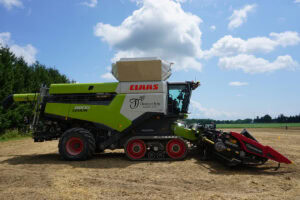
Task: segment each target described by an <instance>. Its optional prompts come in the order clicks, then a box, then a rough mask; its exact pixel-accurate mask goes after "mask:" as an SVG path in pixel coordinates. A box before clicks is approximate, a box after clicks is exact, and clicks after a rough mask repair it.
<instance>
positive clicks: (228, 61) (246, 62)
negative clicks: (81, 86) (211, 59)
mask: <svg viewBox="0 0 300 200" xmlns="http://www.w3.org/2000/svg"><path fill="white" fill-rule="evenodd" d="M218 65H219V67H221V68H224V69H232V70H243V71H244V72H245V73H251V74H254V73H264V72H272V71H275V70H280V69H295V68H296V67H297V66H299V64H298V63H297V62H296V61H294V60H293V58H292V57H291V56H289V55H285V56H278V57H277V58H276V60H275V61H273V62H269V61H268V60H265V59H263V58H257V57H255V56H253V55H247V54H240V55H237V56H233V57H223V58H220V60H219V63H218Z"/></svg>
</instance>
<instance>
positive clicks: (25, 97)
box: [13, 93, 40, 102]
mask: <svg viewBox="0 0 300 200" xmlns="http://www.w3.org/2000/svg"><path fill="white" fill-rule="evenodd" d="M39 95H40V94H39V93H27V94H14V95H13V99H14V102H18V101H36V100H37V98H38V97H39Z"/></svg>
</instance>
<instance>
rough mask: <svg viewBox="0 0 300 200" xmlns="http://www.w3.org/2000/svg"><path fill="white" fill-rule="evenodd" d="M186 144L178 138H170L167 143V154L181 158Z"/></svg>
mask: <svg viewBox="0 0 300 200" xmlns="http://www.w3.org/2000/svg"><path fill="white" fill-rule="evenodd" d="M185 152H186V146H185V143H184V141H182V140H179V139H172V140H170V141H169V142H168V144H167V153H168V156H170V157H171V158H174V159H179V158H182V157H183V156H184V155H185Z"/></svg>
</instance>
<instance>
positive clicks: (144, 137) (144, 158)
mask: <svg viewBox="0 0 300 200" xmlns="http://www.w3.org/2000/svg"><path fill="white" fill-rule="evenodd" d="M133 139H141V140H143V141H144V142H145V143H147V140H153V141H155V140H157V141H162V140H165V141H167V140H171V139H180V140H183V139H182V138H180V137H177V136H135V137H131V138H129V139H128V140H127V142H126V143H125V145H124V149H125V153H126V156H127V152H126V146H127V143H128V142H129V141H130V140H133ZM183 141H184V140H183ZM184 143H185V144H186V142H185V141H184ZM164 152H165V157H164V158H154V159H150V158H148V157H147V153H148V152H146V155H145V157H143V158H141V159H138V160H133V159H131V158H130V157H129V156H127V158H129V159H130V160H133V161H172V160H184V159H185V158H186V155H187V153H188V147H187V144H186V152H185V155H184V156H183V157H182V158H181V159H173V158H170V157H169V156H168V155H167V152H166V150H165V151H164Z"/></svg>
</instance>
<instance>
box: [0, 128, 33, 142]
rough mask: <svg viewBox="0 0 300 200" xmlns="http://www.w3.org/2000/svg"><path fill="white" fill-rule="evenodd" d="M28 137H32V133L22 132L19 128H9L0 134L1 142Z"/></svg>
mask: <svg viewBox="0 0 300 200" xmlns="http://www.w3.org/2000/svg"><path fill="white" fill-rule="evenodd" d="M28 137H31V134H30V133H27V134H22V133H20V132H19V131H18V130H17V129H15V130H7V131H6V132H5V133H4V134H2V135H0V142H5V141H9V140H19V139H23V138H28Z"/></svg>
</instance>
